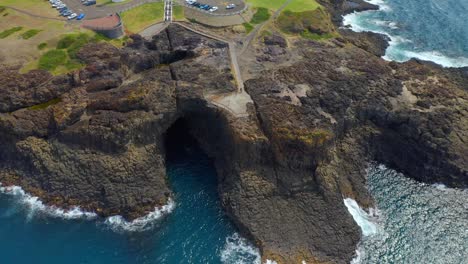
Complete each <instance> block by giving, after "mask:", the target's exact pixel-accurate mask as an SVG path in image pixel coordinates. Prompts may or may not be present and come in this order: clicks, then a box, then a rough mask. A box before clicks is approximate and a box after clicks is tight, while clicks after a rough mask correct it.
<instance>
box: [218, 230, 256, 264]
mask: <svg viewBox="0 0 468 264" xmlns="http://www.w3.org/2000/svg"><path fill="white" fill-rule="evenodd" d="M221 261H222V262H223V263H224V264H260V263H261V256H260V251H259V250H258V249H257V248H255V247H254V246H252V245H251V244H249V243H248V242H247V240H246V239H245V238H242V237H241V236H240V235H239V234H238V233H234V234H233V235H231V236H229V237H227V238H226V244H225V245H224V248H223V249H222V251H221Z"/></svg>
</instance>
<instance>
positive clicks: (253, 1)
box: [246, 0, 313, 10]
mask: <svg viewBox="0 0 468 264" xmlns="http://www.w3.org/2000/svg"><path fill="white" fill-rule="evenodd" d="M312 1H313V0H312ZM246 2H247V3H249V4H250V5H252V6H253V7H265V8H268V9H271V10H277V9H278V8H280V7H281V6H282V5H283V4H284V3H285V2H286V0H246Z"/></svg>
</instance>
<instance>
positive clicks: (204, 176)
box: [158, 118, 259, 263]
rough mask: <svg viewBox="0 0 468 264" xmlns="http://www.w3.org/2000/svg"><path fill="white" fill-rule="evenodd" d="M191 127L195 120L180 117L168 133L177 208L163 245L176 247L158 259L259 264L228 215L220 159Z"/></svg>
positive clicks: (169, 168)
mask: <svg viewBox="0 0 468 264" xmlns="http://www.w3.org/2000/svg"><path fill="white" fill-rule="evenodd" d="M190 122H192V123H190ZM190 125H193V120H187V118H180V119H178V120H177V121H176V122H175V123H174V124H173V125H172V126H171V127H170V128H169V129H168V130H167V132H166V135H165V150H166V168H167V176H168V182H169V186H170V188H171V189H172V191H173V194H174V200H175V203H176V207H175V209H174V211H173V212H172V213H171V214H170V215H169V216H168V221H167V222H166V224H165V225H164V227H163V229H164V230H161V231H162V232H159V233H160V234H161V237H160V240H159V241H161V239H162V240H167V242H168V243H170V245H171V248H170V250H168V251H167V250H164V249H163V250H162V251H161V252H160V254H158V258H159V257H160V256H164V259H161V260H164V261H167V260H173V261H174V263H176V262H179V261H182V262H186V261H187V262H190V260H197V263H237V262H236V261H239V260H250V262H248V263H254V262H255V260H256V259H258V258H259V255H258V253H257V254H252V253H249V252H255V250H252V249H253V248H252V247H251V246H250V245H249V243H247V242H246V241H245V240H244V239H242V238H240V236H239V235H238V234H237V230H236V228H235V227H234V225H233V223H232V222H231V221H230V219H228V217H227V215H226V213H225V212H224V210H223V208H222V206H221V201H220V199H219V194H218V188H217V187H218V177H217V174H216V169H215V166H214V161H213V160H212V159H211V158H210V157H209V156H208V155H207V154H206V153H205V152H204V151H203V149H202V147H201V146H200V144H199V143H198V141H197V139H196V138H195V137H194V136H193V135H192V134H191V133H190V131H191V127H190ZM162 244H163V243H162ZM242 247H244V250H239V249H242ZM168 263H172V261H169V262H168Z"/></svg>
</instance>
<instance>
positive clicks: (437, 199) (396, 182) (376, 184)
mask: <svg viewBox="0 0 468 264" xmlns="http://www.w3.org/2000/svg"><path fill="white" fill-rule="evenodd" d="M367 177H368V179H367V181H368V189H369V192H370V193H371V195H372V196H373V197H374V199H375V202H376V206H377V208H379V211H378V213H377V215H378V218H373V216H372V213H369V214H368V213H366V212H365V211H364V210H362V209H360V208H359V206H357V204H354V201H352V200H348V202H345V204H346V203H348V205H347V207H348V209H349V210H350V213H351V214H352V215H353V218H354V219H355V220H356V222H357V223H358V225H359V226H360V227H361V228H362V230H363V237H362V240H361V242H360V244H359V245H358V249H357V250H356V257H355V258H354V259H353V261H352V262H351V264H361V263H365V264H368V263H369V264H370V263H381V264H386V263H431V264H445V263H465V262H466V260H467V259H468V247H467V246H466V245H468V202H467V201H468V190H460V189H453V188H448V187H446V186H445V185H443V184H425V183H419V182H416V181H414V180H412V179H409V178H407V177H405V176H404V175H403V174H401V173H398V172H396V171H394V170H391V169H388V168H387V167H385V166H383V165H372V166H371V167H370V168H369V170H368V175H367ZM356 206H357V207H356ZM355 216H356V217H355ZM373 219H376V221H374V220H373ZM373 224H375V226H376V227H377V229H376V230H377V232H373V231H374V230H375V229H374V228H373ZM365 230H367V231H366V232H364V231H365ZM369 231H372V232H369ZM365 234H368V235H365Z"/></svg>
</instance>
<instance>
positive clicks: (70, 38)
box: [57, 34, 77, 49]
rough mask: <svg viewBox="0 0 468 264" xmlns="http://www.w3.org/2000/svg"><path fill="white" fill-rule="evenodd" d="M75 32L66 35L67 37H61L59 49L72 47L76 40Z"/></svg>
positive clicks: (58, 44)
mask: <svg viewBox="0 0 468 264" xmlns="http://www.w3.org/2000/svg"><path fill="white" fill-rule="evenodd" d="M76 36H77V35H75V34H73V35H66V36H65V37H63V38H61V39H60V40H59V41H58V43H57V49H66V48H68V47H70V46H71V45H72V44H73V43H74V42H75V40H76Z"/></svg>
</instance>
